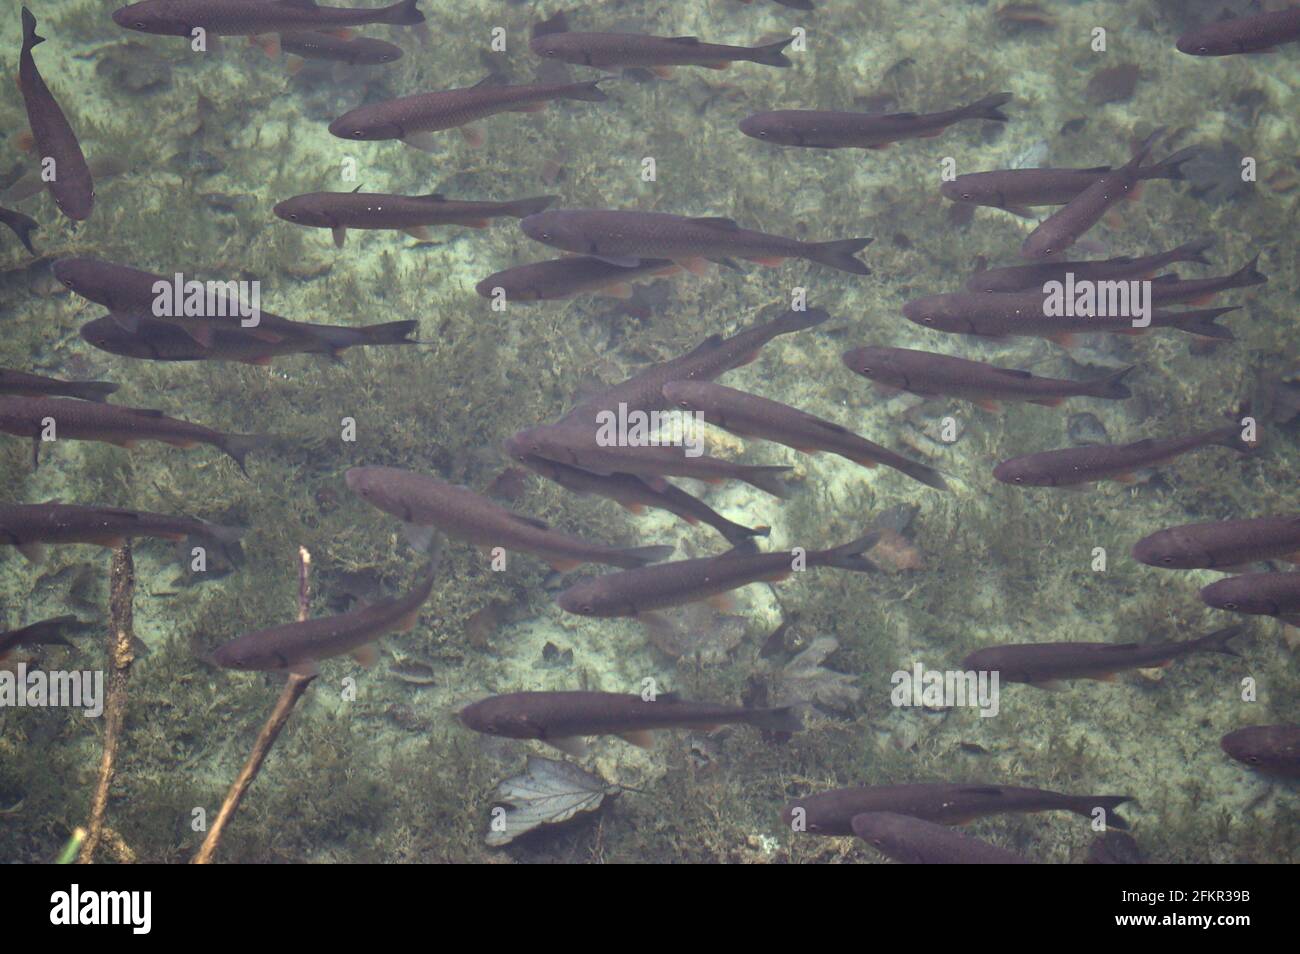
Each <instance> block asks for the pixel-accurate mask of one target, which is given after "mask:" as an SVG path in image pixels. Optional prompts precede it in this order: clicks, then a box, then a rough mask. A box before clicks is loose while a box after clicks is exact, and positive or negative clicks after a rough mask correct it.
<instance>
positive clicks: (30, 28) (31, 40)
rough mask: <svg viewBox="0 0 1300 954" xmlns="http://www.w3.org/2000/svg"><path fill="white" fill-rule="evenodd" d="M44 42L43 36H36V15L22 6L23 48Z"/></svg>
mask: <svg viewBox="0 0 1300 954" xmlns="http://www.w3.org/2000/svg"><path fill="white" fill-rule="evenodd" d="M44 42H45V37H43V36H38V35H37V33H36V17H34V16H33V15H32V11H30V10H28V9H27V8H26V7H23V49H24V50H30V49H31V48H32V47H34V46H36V45H37V44H40V43H44Z"/></svg>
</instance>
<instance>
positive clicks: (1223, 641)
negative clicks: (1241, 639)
mask: <svg viewBox="0 0 1300 954" xmlns="http://www.w3.org/2000/svg"><path fill="white" fill-rule="evenodd" d="M1245 631H1246V627H1245V626H1229V627H1228V628H1227V629H1219V630H1215V631H1214V632H1213V633H1210V634H1209V635H1208V636H1202V637H1201V638H1200V639H1198V640H1196V648H1197V649H1198V650H1200V651H1202V652H1207V653H1222V654H1223V655H1225V656H1240V655H1241V653H1239V652H1237V651H1236V650H1235V649H1233V648H1232V647H1231V646H1229V645H1228V642H1229V640H1233V639H1236V638H1237V637H1238V636H1240V635H1241V634H1242V633H1244V632H1245Z"/></svg>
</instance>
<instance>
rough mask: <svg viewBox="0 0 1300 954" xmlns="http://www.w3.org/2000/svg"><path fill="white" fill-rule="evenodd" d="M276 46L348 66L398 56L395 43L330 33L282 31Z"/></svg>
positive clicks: (302, 55)
mask: <svg viewBox="0 0 1300 954" xmlns="http://www.w3.org/2000/svg"><path fill="white" fill-rule="evenodd" d="M280 49H281V50H283V51H284V52H285V53H292V54H293V55H294V56H301V57H302V58H303V59H305V60H324V61H326V62H330V63H347V64H348V65H349V66H378V65H380V64H382V63H392V62H394V61H396V60H400V59H401V58H402V48H401V47H400V46H398V45H396V44H395V43H388V42H386V41H384V40H376V39H375V38H373V37H369V36H357V37H341V36H337V35H336V34H333V33H313V32H310V31H308V32H305V33H282V34H281V35H280Z"/></svg>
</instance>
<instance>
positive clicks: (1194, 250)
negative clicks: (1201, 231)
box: [1174, 238, 1214, 265]
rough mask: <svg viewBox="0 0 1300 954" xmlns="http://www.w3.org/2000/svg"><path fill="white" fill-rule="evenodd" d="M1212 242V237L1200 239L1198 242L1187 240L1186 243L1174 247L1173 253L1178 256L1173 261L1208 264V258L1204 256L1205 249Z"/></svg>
mask: <svg viewBox="0 0 1300 954" xmlns="http://www.w3.org/2000/svg"><path fill="white" fill-rule="evenodd" d="M1213 244H1214V239H1212V238H1208V239H1201V240H1200V241H1199V242H1188V243H1187V244H1186V245H1180V246H1178V248H1176V249H1174V254H1175V255H1177V256H1178V257H1177V258H1176V259H1174V261H1177V262H1195V263H1196V264H1198V265H1209V264H1210V260H1209V259H1208V258H1206V257H1205V250H1206V249H1207V248H1209V247H1210V246H1211V245H1213Z"/></svg>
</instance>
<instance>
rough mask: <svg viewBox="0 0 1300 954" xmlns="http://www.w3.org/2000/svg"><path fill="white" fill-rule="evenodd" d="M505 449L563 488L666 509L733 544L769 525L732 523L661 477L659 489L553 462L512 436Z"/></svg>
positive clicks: (634, 509)
mask: <svg viewBox="0 0 1300 954" xmlns="http://www.w3.org/2000/svg"><path fill="white" fill-rule="evenodd" d="M506 452H507V453H509V454H510V456H511V457H513V458H514V459H515V460H517V461H518V462H519V463H521V464H523V465H524V466H525V467H527V468H528V469H529V470H531V471H533V472H534V473H536V474H539V475H540V476H542V477H545V478H546V479H547V480H550V481H553V482H555V483H557V484H559V485H560V486H561V487H563V488H564V489H565V490H569V491H572V492H573V493H576V494H597V495H599V496H601V497H606V498H608V499H610V500H612V501H614V502H615V503H617V504H618V505H619V506H620V507H622V508H623V509H625V510H627V511H628V512H630V513H634V514H641V513H643V512H644V511H645V508H646V507H654V508H656V509H658V510H667V511H668V512H669V513H671V514H675V515H676V516H678V517H681V518H682V519H683V520H685V521H686V522H687V523H688V524H690V525H691V526H696V525H697V524H701V523H704V524H708V525H709V526H710V527H713V529H715V530H717V531H718V532H719V533H720V534H722V536H723V537H724V538H725V539H726V540H727V541H728V542H729V543H731V544H732V546H736V545H738V544H740V543H742V542H743V541H745V540H748V539H750V538H751V537H765V536H767V535H768V533H769V532H770V528H769V527H745V526H742V525H741V524H738V523H733V522H732V521H730V520H728V519H727V518H726V517H724V516H722V515H721V514H720V513H718V512H717V511H715V510H714V509H713V508H712V507H710V506H709V505H708V504H706V503H704V501H702V500H699V499H697V498H695V497H692V496H691V495H690V494H688V493H687V492H686V491H684V490H682V489H681V488H680V487H675V486H673V485H672V484H670V483H668V482H667V481H664V483H663V486H662V487H660V488H659V489H656V488H654V487H651V486H650V485H649V484H647V483H646V482H645V481H644V480H643V479H641V478H640V477H637V476H634V475H633V474H593V473H591V472H590V471H586V470H582V469H580V468H578V467H570V466H569V465H567V464H560V463H556V462H555V461H553V460H547V459H546V458H545V457H537V456H535V455H533V454H529V453H527V451H526V450H525V448H523V447H522V446H516V445H515V444H514V441H513V439H508V440H507V441H506Z"/></svg>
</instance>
